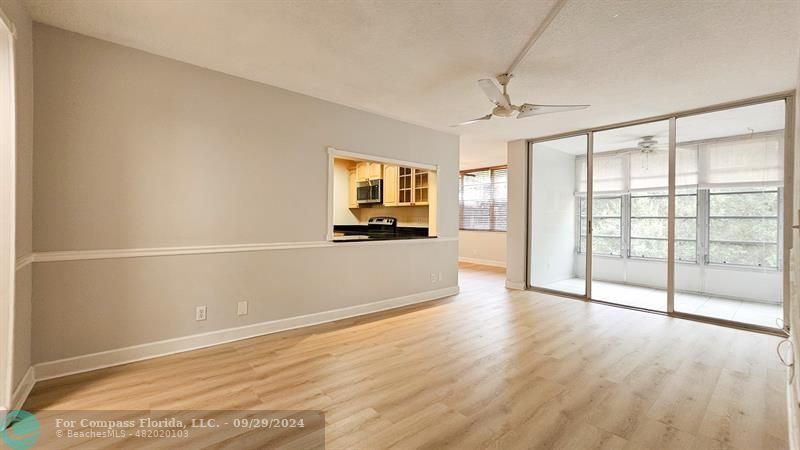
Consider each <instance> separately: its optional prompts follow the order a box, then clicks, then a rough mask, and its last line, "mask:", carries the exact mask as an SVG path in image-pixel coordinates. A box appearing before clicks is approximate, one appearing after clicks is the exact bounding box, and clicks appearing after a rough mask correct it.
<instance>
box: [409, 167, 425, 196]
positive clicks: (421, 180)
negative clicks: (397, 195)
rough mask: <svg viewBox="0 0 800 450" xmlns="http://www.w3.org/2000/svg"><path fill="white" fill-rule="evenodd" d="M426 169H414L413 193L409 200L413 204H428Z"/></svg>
mask: <svg viewBox="0 0 800 450" xmlns="http://www.w3.org/2000/svg"><path fill="white" fill-rule="evenodd" d="M428 181H429V180H428V171H427V170H422V169H414V195H413V196H412V199H411V201H412V202H413V203H414V204H415V205H427V204H428V186H429V183H428Z"/></svg>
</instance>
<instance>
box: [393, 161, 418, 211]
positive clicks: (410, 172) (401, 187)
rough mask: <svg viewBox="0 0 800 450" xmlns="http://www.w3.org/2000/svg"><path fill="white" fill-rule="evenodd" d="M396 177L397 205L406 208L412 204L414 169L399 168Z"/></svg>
mask: <svg viewBox="0 0 800 450" xmlns="http://www.w3.org/2000/svg"><path fill="white" fill-rule="evenodd" d="M397 173H398V175H397V205H398V206H407V205H410V204H411V202H412V194H413V193H414V189H413V187H412V183H413V181H414V169H412V168H411V167H399V168H398V172H397Z"/></svg>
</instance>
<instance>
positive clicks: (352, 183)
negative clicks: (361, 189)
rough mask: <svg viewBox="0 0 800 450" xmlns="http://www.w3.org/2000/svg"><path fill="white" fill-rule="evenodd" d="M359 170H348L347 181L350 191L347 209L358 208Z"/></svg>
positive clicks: (348, 192)
mask: <svg viewBox="0 0 800 450" xmlns="http://www.w3.org/2000/svg"><path fill="white" fill-rule="evenodd" d="M356 170H357V168H353V169H350V170H348V174H347V181H348V190H347V207H348V208H358V195H357V193H356V188H358V182H357V181H356V179H357V175H356Z"/></svg>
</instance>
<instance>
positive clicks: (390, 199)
mask: <svg viewBox="0 0 800 450" xmlns="http://www.w3.org/2000/svg"><path fill="white" fill-rule="evenodd" d="M399 171H400V167H398V166H393V165H385V166H383V206H397V204H398V185H397V182H398V175H399Z"/></svg>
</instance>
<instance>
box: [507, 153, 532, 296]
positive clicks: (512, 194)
mask: <svg viewBox="0 0 800 450" xmlns="http://www.w3.org/2000/svg"><path fill="white" fill-rule="evenodd" d="M527 177H528V146H527V145H526V142H525V140H517V141H511V142H509V143H508V232H507V233H506V234H507V240H506V242H507V243H506V245H507V248H508V251H507V255H508V256H507V260H508V262H507V265H506V285H507V286H508V287H511V288H515V289H524V288H525V285H526V284H527V277H526V275H525V270H526V269H525V267H526V264H527V262H526V260H527V258H528V256H527V251H528V250H527V239H528V238H527V227H528V218H527V214H528V207H527V202H528V180H527Z"/></svg>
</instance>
